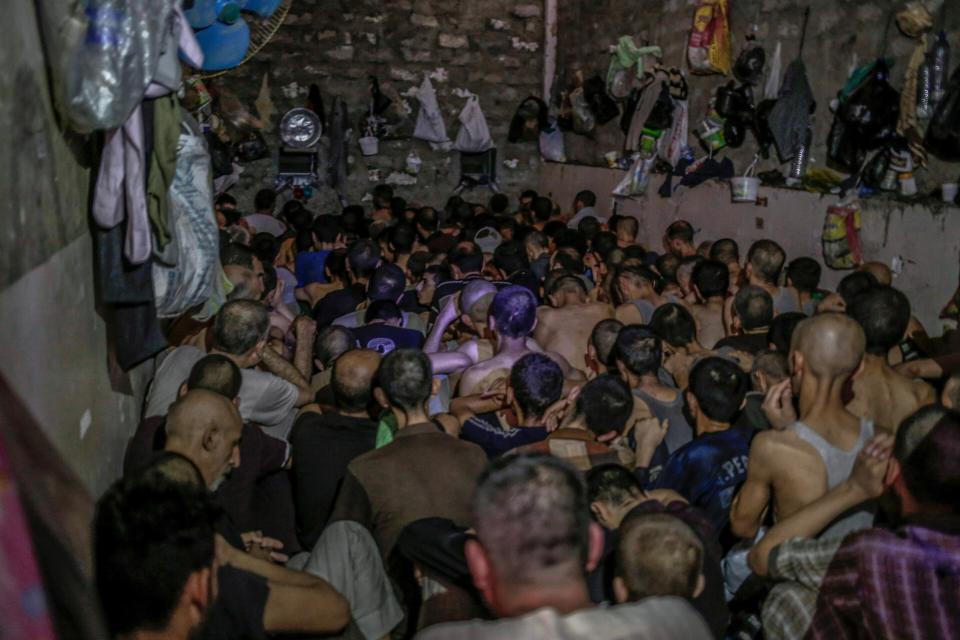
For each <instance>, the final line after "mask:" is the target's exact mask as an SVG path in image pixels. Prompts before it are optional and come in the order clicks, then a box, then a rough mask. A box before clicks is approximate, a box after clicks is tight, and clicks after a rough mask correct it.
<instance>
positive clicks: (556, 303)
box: [547, 293, 560, 309]
mask: <svg viewBox="0 0 960 640" xmlns="http://www.w3.org/2000/svg"><path fill="white" fill-rule="evenodd" d="M547 300H548V301H549V302H550V306H551V307H553V308H554V309H556V308H557V307H559V306H560V302H559V301H558V300H557V294H555V293H551V294H550V295H548V296H547Z"/></svg>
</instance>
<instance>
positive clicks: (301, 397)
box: [262, 349, 314, 407]
mask: <svg viewBox="0 0 960 640" xmlns="http://www.w3.org/2000/svg"><path fill="white" fill-rule="evenodd" d="M262 362H263V366H264V367H265V368H266V369H267V371H269V372H270V373H272V374H273V375H275V376H277V377H278V378H282V379H284V380H286V381H287V382H289V383H290V384H292V385H294V386H295V387H296V388H297V391H298V394H297V402H296V406H298V407H302V406H303V405H305V404H309V403H311V402H313V399H314V398H313V391H312V390H311V389H310V382H309V381H308V380H307V379H306V378H304V377H303V374H301V373H300V372H299V371H297V368H296V367H294V366H293V365H292V364H290V363H289V362H287V361H286V360H284V359H283V357H281V356H280V354H278V353H277V352H276V351H274V350H273V349H264V350H263V361H262Z"/></svg>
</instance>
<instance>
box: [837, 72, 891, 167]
mask: <svg viewBox="0 0 960 640" xmlns="http://www.w3.org/2000/svg"><path fill="white" fill-rule="evenodd" d="M854 76H855V77H860V78H862V79H861V81H860V82H859V83H858V84H857V85H856V86H855V88H854V89H853V90H851V91H849V93H848V95H847V96H846V98H843V94H844V93H846V92H847V87H845V88H844V90H843V91H842V92H841V101H840V105H839V107H838V108H837V112H836V115H835V116H834V121H833V126H832V127H831V128H830V134H829V136H828V138H827V164H828V165H829V166H830V167H831V168H833V169H837V170H838V171H845V172H847V173H855V172H857V171H859V170H860V168H861V167H862V165H863V161H864V159H865V158H866V155H867V152H868V151H872V150H874V149H879V148H880V147H882V146H885V145H887V144H889V143H890V142H892V141H893V140H894V139H895V138H896V137H897V121H898V119H899V116H900V94H899V92H898V91H897V90H896V89H894V88H893V87H892V86H890V83H889V81H888V79H887V78H888V76H889V69H888V67H887V64H886V63H885V62H884V61H883V60H878V61H877V62H875V63H874V64H873V65H871V66H870V67H869V68H868V70H867V72H866V73H865V74H864V73H863V70H862V69H860V70H857V71H856V72H855V73H854ZM849 85H850V83H849V82H848V87H849Z"/></svg>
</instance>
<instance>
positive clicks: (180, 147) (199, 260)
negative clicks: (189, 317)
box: [153, 122, 220, 318]
mask: <svg viewBox="0 0 960 640" xmlns="http://www.w3.org/2000/svg"><path fill="white" fill-rule="evenodd" d="M193 125H194V127H195V128H194V127H191V126H190V125H189V124H187V123H183V124H181V133H180V137H179V139H178V141H177V166H176V172H175V173H174V177H173V182H172V183H171V185H170V189H169V192H168V197H169V200H168V207H169V216H170V222H171V223H172V224H171V232H172V233H171V235H172V242H173V243H175V244H176V246H177V262H176V264H175V265H164V264H161V263H159V262H156V261H155V262H154V263H153V290H154V295H155V297H156V305H157V315H158V316H159V317H161V318H171V317H174V316H178V315H180V314H182V313H184V312H185V311H187V310H188V309H190V308H192V307H194V306H196V305H198V304H200V303H202V302H204V301H205V300H207V299H208V298H210V296H211V294H212V293H213V289H214V284H215V279H216V275H217V267H218V266H219V242H220V237H219V232H218V229H217V219H216V216H215V215H214V213H213V206H212V204H211V203H212V202H213V199H212V198H213V196H212V194H211V193H210V154H209V153H207V148H206V144H204V140H203V136H202V135H200V133H199V125H196V123H195V122H194V123H193Z"/></svg>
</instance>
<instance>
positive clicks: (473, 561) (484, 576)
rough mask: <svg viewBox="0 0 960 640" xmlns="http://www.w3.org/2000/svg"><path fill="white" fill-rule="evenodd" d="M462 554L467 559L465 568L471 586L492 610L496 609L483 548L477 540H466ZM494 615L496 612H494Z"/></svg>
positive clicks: (489, 569) (486, 558) (491, 571)
mask: <svg viewBox="0 0 960 640" xmlns="http://www.w3.org/2000/svg"><path fill="white" fill-rule="evenodd" d="M463 553H464V555H465V556H466V558H467V567H468V568H469V569H470V576H471V577H472V578H473V585H474V586H475V587H476V588H477V591H479V592H480V593H481V594H482V595H483V599H484V600H486V601H487V604H489V605H490V606H491V607H492V608H496V602H495V600H496V592H495V590H494V585H493V570H492V568H491V567H490V559H489V558H488V557H487V552H486V551H484V550H483V546H482V545H481V544H480V542H478V541H477V540H472V539H471V540H467V541H466V542H465V543H464V545H463ZM494 613H496V612H494Z"/></svg>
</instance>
